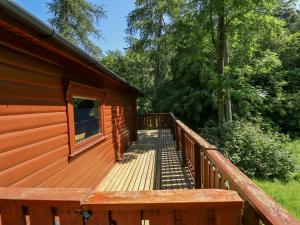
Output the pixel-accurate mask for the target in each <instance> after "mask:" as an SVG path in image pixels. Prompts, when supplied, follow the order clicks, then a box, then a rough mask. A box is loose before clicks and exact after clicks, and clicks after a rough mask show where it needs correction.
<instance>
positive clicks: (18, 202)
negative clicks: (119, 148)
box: [0, 188, 243, 225]
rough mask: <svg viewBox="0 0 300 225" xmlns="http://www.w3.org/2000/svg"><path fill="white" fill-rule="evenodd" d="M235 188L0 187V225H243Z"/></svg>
mask: <svg viewBox="0 0 300 225" xmlns="http://www.w3.org/2000/svg"><path fill="white" fill-rule="evenodd" d="M242 208H243V201H242V199H241V198H240V197H239V196H238V195H237V194H236V192H233V191H224V190H214V191H210V190H209V191H208V190H172V191H142V192H92V191H91V190H90V189H42V188H0V214H1V217H0V224H2V225H25V224H26V225H54V224H55V225H141V224H148V225H190V224H194V225H240V223H241V218H242V216H241V215H242Z"/></svg>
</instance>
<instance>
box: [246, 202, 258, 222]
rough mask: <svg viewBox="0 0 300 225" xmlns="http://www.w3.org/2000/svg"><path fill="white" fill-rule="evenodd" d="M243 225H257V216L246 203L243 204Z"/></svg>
mask: <svg viewBox="0 0 300 225" xmlns="http://www.w3.org/2000/svg"><path fill="white" fill-rule="evenodd" d="M243 225H259V215H258V214H257V212H256V211H255V210H254V209H253V208H252V206H251V205H250V204H249V202H247V201H246V202H245V203H244V211H243Z"/></svg>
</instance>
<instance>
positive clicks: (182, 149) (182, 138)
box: [181, 129, 186, 167]
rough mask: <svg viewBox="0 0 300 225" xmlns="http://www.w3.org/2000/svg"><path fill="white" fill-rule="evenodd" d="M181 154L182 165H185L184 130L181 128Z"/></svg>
mask: <svg viewBox="0 0 300 225" xmlns="http://www.w3.org/2000/svg"><path fill="white" fill-rule="evenodd" d="M181 154H182V166H183V167H184V166H186V152H185V131H184V129H181Z"/></svg>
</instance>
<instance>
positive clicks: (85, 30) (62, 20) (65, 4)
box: [47, 0, 105, 58]
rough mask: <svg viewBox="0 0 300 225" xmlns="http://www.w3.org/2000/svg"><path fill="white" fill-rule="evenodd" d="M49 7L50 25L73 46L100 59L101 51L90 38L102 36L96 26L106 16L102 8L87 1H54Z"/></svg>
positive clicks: (49, 3)
mask: <svg viewBox="0 0 300 225" xmlns="http://www.w3.org/2000/svg"><path fill="white" fill-rule="evenodd" d="M47 5H48V8H49V12H50V13H51V14H52V18H51V19H49V23H50V24H51V25H52V26H53V27H54V28H55V29H56V30H57V31H58V32H59V33H60V34H62V35H63V36H64V37H65V38H66V39H68V40H69V41H71V42H72V43H73V44H75V45H77V46H78V47H80V48H82V49H84V50H85V51H86V52H88V53H90V54H91V55H92V56H94V57H95V58H99V56H100V54H101V50H100V48H99V47H97V46H96V45H95V44H94V43H93V42H92V41H91V39H90V37H91V36H93V37H96V38H98V39H99V38H100V36H101V35H100V30H99V29H97V28H96V27H95V25H97V24H99V22H100V19H102V18H103V17H104V16H105V11H104V9H103V8H102V6H99V5H96V4H93V3H90V2H88V1H87V0H52V1H50V2H48V3H47Z"/></svg>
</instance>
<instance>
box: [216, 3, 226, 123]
mask: <svg viewBox="0 0 300 225" xmlns="http://www.w3.org/2000/svg"><path fill="white" fill-rule="evenodd" d="M218 39H219V40H218V73H219V76H220V81H221V82H220V86H219V90H218V122H219V125H222V124H224V123H225V107H224V106H225V91H224V87H223V80H224V65H225V17H224V0H219V1H218Z"/></svg>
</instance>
